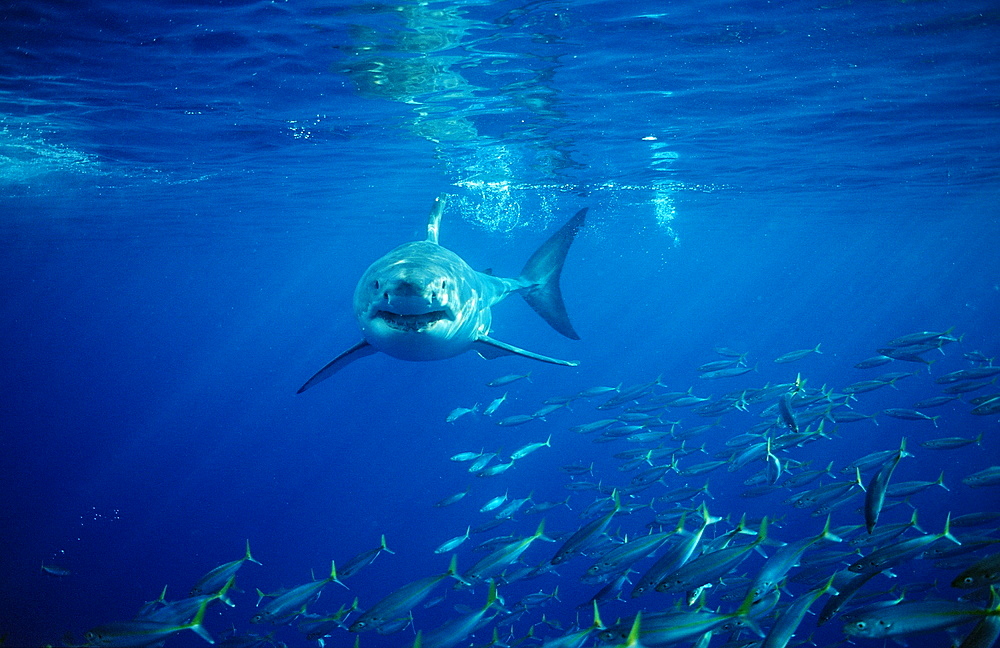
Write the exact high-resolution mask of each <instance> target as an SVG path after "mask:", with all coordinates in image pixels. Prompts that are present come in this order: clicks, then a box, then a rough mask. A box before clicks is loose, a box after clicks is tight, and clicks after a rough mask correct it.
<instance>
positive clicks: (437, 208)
mask: <svg viewBox="0 0 1000 648" xmlns="http://www.w3.org/2000/svg"><path fill="white" fill-rule="evenodd" d="M446 202H447V196H445V195H444V194H442V195H440V196H438V197H437V198H435V199H434V206H433V207H431V215H430V217H429V218H428V219H427V241H428V242H429V243H435V244H436V243H437V242H438V231H439V230H440V229H441V214H443V213H444V206H445V203H446Z"/></svg>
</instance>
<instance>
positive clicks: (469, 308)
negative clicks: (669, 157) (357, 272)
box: [299, 197, 587, 393]
mask: <svg viewBox="0 0 1000 648" xmlns="http://www.w3.org/2000/svg"><path fill="white" fill-rule="evenodd" d="M444 205H445V201H444V198H443V197H440V198H438V199H437V200H436V201H435V203H434V207H433V209H432V210H431V215H430V219H429V221H428V224H427V239H426V240H423V241H413V242H411V243H404V244H403V245H400V246H399V247H397V248H396V249H394V250H392V251H391V252H389V253H388V254H386V255H385V256H383V257H382V258H380V259H378V260H377V261H375V262H374V263H372V264H371V265H370V266H369V267H368V269H367V270H366V271H365V273H364V274H363V275H362V276H361V279H360V280H359V281H358V285H357V288H355V290H354V314H355V316H356V317H357V320H358V325H359V327H360V328H361V334H362V336H363V338H364V339H362V340H361V341H360V342H358V343H357V344H355V345H354V346H352V347H351V348H349V349H347V350H346V351H344V352H343V353H341V354H340V355H339V356H337V357H336V358H334V359H333V360H332V361H331V362H330V363H329V364H327V365H326V366H325V367H323V368H322V369H320V370H319V371H318V372H317V373H316V375H314V376H313V377H312V378H310V379H309V380H308V381H307V382H306V383H305V384H304V385H302V387H301V388H300V389H299V393H301V392H303V391H305V390H307V389H309V388H310V387H312V386H313V385H315V384H316V383H319V382H321V381H323V380H326V379H327V378H329V377H330V376H332V375H333V374H335V373H336V372H338V371H340V370H341V369H343V368H344V367H345V366H347V365H348V364H350V363H351V362H354V361H355V360H357V359H359V358H363V357H365V356H369V355H372V354H373V353H378V352H382V353H385V354H388V355H390V356H393V357H395V358H399V359H401V360H443V359H445V358H451V357H453V356H456V355H459V354H461V353H465V352H466V351H471V350H474V351H477V352H478V353H479V354H480V355H481V356H483V357H485V358H496V357H499V356H501V355H520V356H524V357H527V358H531V359H533V360H540V361H542V362H548V363H551V364H558V365H566V366H576V365H577V364H578V363H576V362H574V361H571V360H559V359H556V358H550V357H548V356H543V355H539V354H537V353H532V352H531V351H526V350H524V349H520V348H518V347H515V346H512V345H510V344H506V343H504V342H500V341H499V340H494V339H493V338H491V337H490V336H489V333H490V325H491V324H492V319H493V316H492V311H491V308H492V307H493V305H494V304H496V303H498V302H500V301H501V300H503V299H504V298H505V297H506V296H507V295H509V294H511V293H518V294H520V295H521V296H522V297H524V299H525V301H527V302H528V304H529V305H530V306H531V307H532V308H533V309H534V310H535V312H537V313H538V314H539V315H541V316H542V318H543V319H544V320H545V321H546V322H548V323H549V324H550V325H551V326H552V328H554V329H555V330H556V331H558V332H559V333H561V334H563V335H565V336H566V337H568V338H571V339H574V340H578V339H580V338H579V336H578V335H577V334H576V331H574V330H573V326H572V325H571V324H570V321H569V316H568V315H567V314H566V306H565V305H564V304H563V300H562V294H561V292H560V290H559V274H560V272H561V271H562V266H563V263H564V261H565V260H566V253H567V252H568V250H569V247H570V244H572V242H573V239H574V238H575V237H576V233H577V232H578V231H579V230H580V228H581V227H582V226H583V221H584V217H585V215H586V213H587V210H586V209H581V210H580V211H579V212H577V213H576V215H575V216H573V218H571V219H569V221H568V222H567V223H566V224H565V225H563V226H562V228H560V229H559V231H558V232H556V233H555V234H554V235H552V237H551V238H549V240H548V241H546V242H545V243H543V244H542V246H541V247H540V248H538V250H537V251H536V252H535V253H534V254H533V255H532V256H531V258H530V259H529V260H528V262H527V263H526V264H525V266H524V270H522V271H521V275H520V276H519V277H517V278H516V279H505V278H502V277H495V276H493V275H491V274H487V273H483V272H477V271H475V270H473V269H472V268H471V267H470V266H469V264H468V263H466V262H465V261H464V260H463V259H462V257H460V256H458V255H457V254H455V253H454V252H452V251H451V250H448V249H446V248H444V247H442V246H441V245H440V244H438V230H439V227H440V223H441V214H442V213H443V212H444Z"/></svg>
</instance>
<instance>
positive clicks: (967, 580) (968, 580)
mask: <svg viewBox="0 0 1000 648" xmlns="http://www.w3.org/2000/svg"><path fill="white" fill-rule="evenodd" d="M962 582H963V583H965V584H966V585H972V584H973V583H975V582H976V579H975V578H973V577H972V576H966V577H965V578H963V579H962Z"/></svg>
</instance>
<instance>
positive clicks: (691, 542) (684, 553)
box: [631, 502, 722, 598]
mask: <svg viewBox="0 0 1000 648" xmlns="http://www.w3.org/2000/svg"><path fill="white" fill-rule="evenodd" d="M699 513H700V514H701V527H700V528H699V529H698V530H697V531H696V532H695V533H690V534H687V538H684V539H682V540H681V541H680V542H678V543H677V544H675V545H673V546H672V547H670V548H669V549H668V550H667V551H666V552H665V553H664V554H663V555H662V556H660V557H659V558H658V559H657V560H656V562H655V563H653V565H652V566H650V567H649V569H647V570H646V572H645V573H643V574H642V576H640V577H639V579H638V580H637V581H636V583H635V586H633V588H632V593H631V597H632V598H638V597H640V596H642V595H643V594H645V593H646V592H648V591H650V590H652V589H655V588H656V586H657V585H658V584H659V583H660V582H662V581H663V579H664V578H666V577H667V575H669V574H671V573H673V572H674V571H676V570H678V569H680V568H681V567H683V566H684V565H685V564H686V563H687V562H688V560H690V559H691V556H693V555H694V552H695V551H696V550H697V548H698V545H699V544H700V543H701V539H702V537H703V536H704V535H705V530H706V529H707V528H708V527H709V526H710V525H712V524H716V523H717V522H720V521H721V520H722V518H720V517H712V516H711V515H709V513H708V507H707V506H706V504H705V502H702V503H701V508H700V509H699ZM683 530H684V515H681V519H680V521H679V522H678V523H677V529H676V530H675V533H680V532H682V531H683Z"/></svg>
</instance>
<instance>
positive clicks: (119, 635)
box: [83, 596, 215, 648]
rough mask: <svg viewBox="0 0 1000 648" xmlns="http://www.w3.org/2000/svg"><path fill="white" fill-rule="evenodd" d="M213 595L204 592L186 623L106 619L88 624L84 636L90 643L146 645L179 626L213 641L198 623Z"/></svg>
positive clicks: (172, 632)
mask: <svg viewBox="0 0 1000 648" xmlns="http://www.w3.org/2000/svg"><path fill="white" fill-rule="evenodd" d="M213 598H214V597H211V596H207V597H205V600H204V601H203V602H202V603H201V606H200V607H199V608H198V611H197V613H196V614H195V615H194V618H193V619H191V621H189V622H187V623H163V622H159V621H143V620H134V621H122V622H118V623H108V624H104V625H100V626H97V627H95V628H91V629H90V630H88V631H87V632H86V633H84V635H83V637H84V639H85V640H86V641H87V643H86V645H87V646H88V647H90V646H108V647H112V646H117V647H120V648H128V647H133V646H135V647H138V646H149V645H151V644H156V643H161V642H162V641H163V640H164V639H166V638H167V637H169V636H170V635H173V634H176V633H178V632H180V631H181V630H191V631H192V632H194V633H196V634H197V635H198V636H199V637H201V638H202V639H204V640H205V641H207V642H208V643H210V644H212V643H215V640H214V639H212V637H211V635H209V634H208V631H207V630H205V628H204V627H203V626H202V625H201V624H202V622H203V621H204V620H205V610H206V608H208V604H209V603H211V602H212V600H213Z"/></svg>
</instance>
